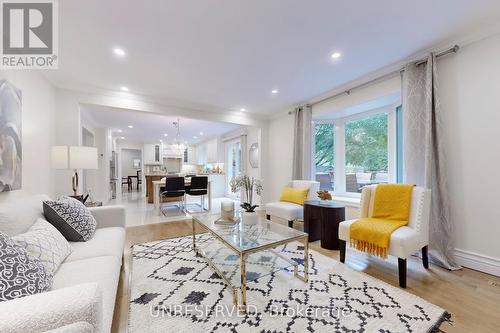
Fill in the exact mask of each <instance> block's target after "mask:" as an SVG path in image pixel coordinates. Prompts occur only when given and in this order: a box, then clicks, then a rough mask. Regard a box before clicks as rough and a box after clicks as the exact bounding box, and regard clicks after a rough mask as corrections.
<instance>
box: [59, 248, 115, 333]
mask: <svg viewBox="0 0 500 333" xmlns="http://www.w3.org/2000/svg"><path fill="white" fill-rule="evenodd" d="M120 266H121V262H120V260H119V259H118V258H116V257H113V256H106V257H96V258H89V259H82V260H76V261H71V262H64V263H63V264H62V265H61V267H60V268H59V270H58V271H57V273H56V275H55V276H54V281H53V283H52V290H58V289H61V288H66V287H70V286H74V285H77V284H81V283H90V282H97V283H98V285H99V287H100V289H101V290H102V309H103V311H102V328H103V330H102V331H103V332H109V331H110V330H111V324H112V321H113V311H114V308H115V296H116V290H117V286H118V279H119V276H120Z"/></svg>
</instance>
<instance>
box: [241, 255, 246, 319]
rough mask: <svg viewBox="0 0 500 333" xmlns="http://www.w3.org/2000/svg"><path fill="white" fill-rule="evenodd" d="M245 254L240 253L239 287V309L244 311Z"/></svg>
mask: <svg viewBox="0 0 500 333" xmlns="http://www.w3.org/2000/svg"><path fill="white" fill-rule="evenodd" d="M245 257H246V256H245V255H244V254H241V255H240V273H241V276H240V280H241V281H240V282H241V284H240V289H241V302H240V311H241V312H243V313H245V312H246V310H247V271H246V267H245Z"/></svg>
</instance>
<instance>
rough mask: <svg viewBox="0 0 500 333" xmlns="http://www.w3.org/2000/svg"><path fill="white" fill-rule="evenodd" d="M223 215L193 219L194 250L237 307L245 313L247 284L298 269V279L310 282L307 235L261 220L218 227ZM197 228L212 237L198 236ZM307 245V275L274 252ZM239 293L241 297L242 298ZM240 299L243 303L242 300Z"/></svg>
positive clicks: (305, 255) (197, 216)
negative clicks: (284, 247) (223, 286)
mask: <svg viewBox="0 0 500 333" xmlns="http://www.w3.org/2000/svg"><path fill="white" fill-rule="evenodd" d="M219 217H220V215H212V214H208V213H207V214H199V215H193V222H192V223H193V250H194V252H195V253H196V254H198V255H200V256H202V257H203V258H204V259H205V260H206V261H207V263H208V264H209V265H210V267H211V268H212V269H213V270H214V271H215V272H216V273H217V274H218V275H219V276H220V277H221V278H222V279H223V280H224V282H225V283H226V284H227V286H228V287H229V290H230V291H231V293H232V296H233V304H234V305H236V306H238V307H239V309H240V310H242V311H245V309H246V304H247V295H246V293H247V288H246V287H247V282H250V281H255V280H258V279H259V278H261V277H263V276H266V275H269V274H272V273H274V272H277V271H279V270H284V269H288V268H292V267H293V269H294V275H295V277H297V278H299V279H300V280H302V281H304V282H307V281H308V278H309V275H308V271H309V244H308V241H307V238H308V237H307V234H306V233H304V232H301V231H298V230H295V229H292V228H289V227H287V226H284V225H281V224H277V223H274V222H271V221H268V220H266V219H265V218H263V217H259V218H258V220H257V219H256V220H255V222H253V223H247V222H246V221H243V222H241V221H240V222H238V223H236V224H234V225H225V224H216V223H215V221H216V220H217V219H218V218H219ZM196 225H198V226H200V227H201V228H202V229H203V230H206V231H208V233H201V234H200V233H198V234H196V233H195V227H196ZM296 241H298V242H301V243H302V244H303V245H304V262H303V265H304V273H303V275H300V274H299V272H298V265H299V263H298V262H296V261H293V260H290V259H288V258H286V257H284V256H283V255H281V254H280V253H278V251H275V250H274V248H276V247H277V246H280V245H284V244H287V243H291V242H296ZM238 289H239V290H240V292H241V297H238ZM238 299H239V300H238Z"/></svg>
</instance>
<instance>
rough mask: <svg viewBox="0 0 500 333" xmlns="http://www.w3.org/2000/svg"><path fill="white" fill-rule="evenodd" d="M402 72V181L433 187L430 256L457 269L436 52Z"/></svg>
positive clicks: (441, 263)
mask: <svg viewBox="0 0 500 333" xmlns="http://www.w3.org/2000/svg"><path fill="white" fill-rule="evenodd" d="M402 75H403V136H404V138H403V144H404V181H405V182H407V183H414V184H417V185H419V186H423V187H425V188H429V189H431V190H432V204H431V214H430V225H429V255H430V256H431V259H433V261H434V262H436V263H437V264H439V265H442V266H443V267H445V268H448V269H459V268H460V266H459V265H458V264H457V263H456V261H455V256H454V247H453V236H452V235H453V233H452V229H453V226H452V222H451V220H450V204H449V200H448V186H447V181H448V180H447V174H446V169H445V168H446V158H445V156H444V151H443V149H444V148H443V147H442V129H441V110H440V105H439V99H438V95H437V92H438V85H437V72H436V57H435V55H434V54H431V55H429V57H428V59H427V63H425V64H421V65H418V66H417V65H416V64H415V63H410V64H408V65H406V67H405V70H404V72H403V74H402Z"/></svg>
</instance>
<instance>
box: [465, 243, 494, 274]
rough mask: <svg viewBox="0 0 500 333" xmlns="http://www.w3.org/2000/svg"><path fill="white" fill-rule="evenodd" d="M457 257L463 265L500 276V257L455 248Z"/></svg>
mask: <svg viewBox="0 0 500 333" xmlns="http://www.w3.org/2000/svg"><path fill="white" fill-rule="evenodd" d="M455 259H456V260H457V262H458V264H460V265H461V266H464V267H467V268H472V269H475V270H477V271H480V272H484V273H488V274H491V275H495V276H500V259H498V258H493V257H489V256H485V255H483V254H479V253H474V252H470V251H465V250H461V249H455Z"/></svg>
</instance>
